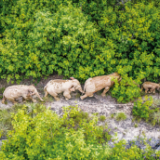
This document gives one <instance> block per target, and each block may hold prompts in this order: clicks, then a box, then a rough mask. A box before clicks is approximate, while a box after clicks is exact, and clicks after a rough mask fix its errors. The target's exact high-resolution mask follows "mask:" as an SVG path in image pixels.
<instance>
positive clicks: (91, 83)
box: [80, 72, 122, 100]
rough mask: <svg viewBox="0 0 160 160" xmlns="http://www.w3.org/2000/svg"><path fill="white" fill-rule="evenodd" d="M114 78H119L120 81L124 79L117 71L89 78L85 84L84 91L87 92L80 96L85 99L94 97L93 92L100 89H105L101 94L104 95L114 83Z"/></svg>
mask: <svg viewBox="0 0 160 160" xmlns="http://www.w3.org/2000/svg"><path fill="white" fill-rule="evenodd" d="M112 78H114V79H117V80H118V81H120V80H121V79H122V78H121V77H120V75H119V74H118V73H116V72H115V73H112V74H109V75H104V76H96V77H93V78H89V79H87V80H86V82H85V84H84V91H86V93H85V95H83V96H81V97H80V98H81V99H82V100H83V99H84V98H86V97H93V93H95V92H97V91H100V90H101V89H104V90H103V93H102V94H101V95H102V96H103V97H104V96H105V94H106V92H108V91H109V89H110V88H111V87H112V86H113V85H114V81H112Z"/></svg>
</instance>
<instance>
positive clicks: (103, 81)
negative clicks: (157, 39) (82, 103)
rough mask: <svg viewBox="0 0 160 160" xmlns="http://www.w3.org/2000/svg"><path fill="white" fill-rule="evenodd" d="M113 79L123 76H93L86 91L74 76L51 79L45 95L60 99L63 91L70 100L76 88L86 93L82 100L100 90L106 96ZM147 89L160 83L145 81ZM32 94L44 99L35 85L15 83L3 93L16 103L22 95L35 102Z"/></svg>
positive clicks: (151, 89) (85, 87) (151, 90)
mask: <svg viewBox="0 0 160 160" xmlns="http://www.w3.org/2000/svg"><path fill="white" fill-rule="evenodd" d="M113 79H116V80H118V81H121V79H122V78H121V76H120V75H119V74H118V73H117V72H115V73H112V74H109V75H103V76H96V77H93V78H89V79H87V80H86V82H85V84H84V91H83V90H82V87H81V85H80V83H79V81H78V80H77V79H75V78H73V77H70V80H61V79H55V80H50V81H49V82H48V83H47V84H46V86H45V87H44V92H45V96H44V97H47V95H48V94H50V95H51V96H53V97H54V98H55V100H59V98H58V97H57V95H58V94H59V93H62V92H63V96H64V97H65V99H66V100H69V99H70V98H71V95H70V93H71V92H72V91H75V90H79V91H80V92H81V93H83V94H84V95H83V96H81V97H80V98H81V100H83V99H84V98H86V97H93V94H94V93H95V92H97V91H99V90H102V89H104V90H103V92H102V94H101V95H102V96H105V94H106V92H108V91H109V89H110V88H111V87H112V86H113V85H114V81H113ZM143 88H144V89H145V92H146V93H147V92H148V90H149V89H150V92H149V93H151V92H153V93H155V89H157V90H159V84H157V83H153V82H144V83H143V84H142V87H141V89H142V90H143ZM32 95H36V96H37V97H38V98H39V99H40V100H41V101H43V99H42V98H41V97H40V95H39V93H38V91H37V89H36V87H35V86H34V85H29V86H27V85H13V86H9V87H7V88H6V89H5V91H4V93H3V99H2V103H5V100H6V99H7V100H9V101H11V102H13V104H15V103H16V101H15V100H16V98H19V97H22V98H23V100H24V101H25V100H32V101H33V102H35V99H33V97H32Z"/></svg>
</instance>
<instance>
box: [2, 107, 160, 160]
mask: <svg viewBox="0 0 160 160" xmlns="http://www.w3.org/2000/svg"><path fill="white" fill-rule="evenodd" d="M19 107H20V106H19ZM63 112H64V114H63V116H62V117H59V116H58V115H57V114H55V113H54V112H52V111H50V110H49V109H46V107H44V106H43V105H38V106H34V105H33V106H31V107H30V108H28V107H27V106H25V105H23V106H21V109H19V110H18V112H17V113H16V114H15V115H14V116H13V120H12V125H13V130H11V131H10V132H8V136H7V137H8V140H7V141H4V142H3V145H2V150H1V151H0V159H1V160H9V159H13V160H16V159H25V160H35V159H36V160H51V159H54V160H58V159H59V160H60V159H61V160H64V159H71V160H72V159H74V160H75V159H77V160H78V159H90V160H97V159H99V160H102V159H108V160H112V159H124V160H127V159H131V160H135V159H148V160H149V159H150V160H151V159H153V158H155V157H158V156H159V155H158V154H159V153H156V155H155V157H153V154H154V153H155V152H154V151H153V150H152V149H151V148H149V146H148V147H147V149H146V150H147V152H144V151H143V150H141V149H139V148H138V147H136V146H135V145H133V146H132V147H131V148H130V149H125V145H126V143H125V141H120V142H118V143H116V144H115V147H114V148H113V149H112V148H110V147H109V146H108V145H107V144H106V142H107V141H108V140H109V139H110V138H109V134H108V133H107V132H106V131H105V130H104V127H102V126H97V125H96V124H97V122H98V117H97V116H94V115H93V116H90V117H88V116H87V114H84V113H83V112H82V111H80V109H79V108H78V107H71V106H69V107H64V110H63ZM84 115H85V116H84ZM77 117H81V118H80V119H78V121H77V120H76V119H77ZM102 140H103V141H102ZM104 142H105V143H104ZM133 153H134V154H133ZM144 157H145V158H144Z"/></svg>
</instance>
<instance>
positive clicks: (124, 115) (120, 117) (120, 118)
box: [116, 112, 127, 121]
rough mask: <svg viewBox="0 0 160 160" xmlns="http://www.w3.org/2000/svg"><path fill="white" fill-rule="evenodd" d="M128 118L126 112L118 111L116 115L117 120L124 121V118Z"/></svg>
mask: <svg viewBox="0 0 160 160" xmlns="http://www.w3.org/2000/svg"><path fill="white" fill-rule="evenodd" d="M126 118H127V116H126V114H125V113H123V112H119V113H117V115H116V120H117V121H123V120H126Z"/></svg>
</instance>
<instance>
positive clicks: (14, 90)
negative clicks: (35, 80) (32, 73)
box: [2, 85, 43, 104]
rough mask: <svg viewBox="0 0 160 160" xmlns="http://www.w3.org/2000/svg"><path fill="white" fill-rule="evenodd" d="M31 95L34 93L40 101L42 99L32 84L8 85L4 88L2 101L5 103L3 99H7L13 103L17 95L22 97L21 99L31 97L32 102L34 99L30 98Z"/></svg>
mask: <svg viewBox="0 0 160 160" xmlns="http://www.w3.org/2000/svg"><path fill="white" fill-rule="evenodd" d="M32 95H36V96H37V97H38V98H39V99H40V100H41V101H43V100H42V98H41V97H40V95H39V93H38V92H37V89H36V88H35V86H34V85H30V86H27V85H13V86H9V87H7V88H6V89H5V91H4V93H3V99H2V103H5V100H6V99H8V100H9V101H11V102H12V103H13V104H16V101H15V99H16V98H19V97H22V98H23V100H29V99H31V100H32V101H33V102H35V100H34V99H33V98H32Z"/></svg>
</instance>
